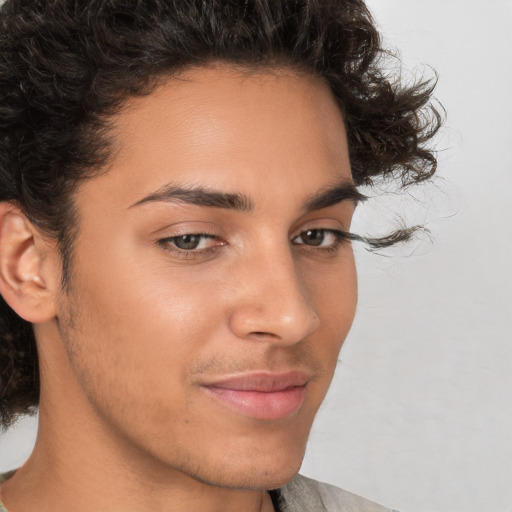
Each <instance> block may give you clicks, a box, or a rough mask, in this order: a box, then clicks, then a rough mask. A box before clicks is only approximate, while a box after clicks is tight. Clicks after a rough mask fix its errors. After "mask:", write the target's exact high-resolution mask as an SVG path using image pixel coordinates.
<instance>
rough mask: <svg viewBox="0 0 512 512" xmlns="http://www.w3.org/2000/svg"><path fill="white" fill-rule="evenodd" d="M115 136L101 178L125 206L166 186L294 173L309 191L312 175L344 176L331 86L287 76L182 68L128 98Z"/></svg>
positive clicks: (250, 181) (239, 182)
mask: <svg viewBox="0 0 512 512" xmlns="http://www.w3.org/2000/svg"><path fill="white" fill-rule="evenodd" d="M112 134H113V144H114V147H115V158H114V162H113V165H112V168H113V171H114V172H108V173H106V174H105V175H103V177H100V179H105V180H107V181H108V180H109V179H115V178H116V176H118V178H119V179H121V180H122V181H123V189H124V191H125V192H126V193H127V194H128V195H130V196H131V197H130V198H129V199H127V200H130V201H132V202H133V201H136V200H137V199H138V198H140V195H141V194H143V193H144V192H146V193H150V192H151V191H152V190H155V189H157V188H159V187H161V186H162V185H163V184H165V183H167V182H169V181H172V180H176V181H178V182H180V183H183V182H185V183H189V184H193V185H197V184H201V185H204V186H211V187H212V188H219V187H220V188H222V189H224V190H228V191H229V190H230V189H233V191H239V188H240V186H241V187H242V188H245V189H251V187H252V188H258V187H261V184H262V183H267V184H268V185H270V184H271V183H272V182H275V184H276V186H282V181H281V182H280V183H277V181H276V176H281V177H283V175H286V174H289V173H293V176H294V179H295V180H296V181H297V182H301V181H302V182H304V186H305V187H306V188H307V189H308V191H310V188H311V185H312V183H314V181H315V179H316V180H320V182H330V181H335V180H337V179H340V178H341V179H343V178H344V179H347V178H350V163H349V160H348V148H347V143H346V136H345V128H344V123H343V118H342V115H341V112H340V109H339V107H338V105H337V103H336V100H335V99H334V97H333V96H332V93H331V91H330V89H329V87H328V86H327V85H326V84H325V83H324V82H323V81H322V80H320V79H315V78H313V77H310V76H307V75H302V74H298V73H297V72H293V71H291V70H283V69H271V70H269V69H261V70H250V71H248V70H239V69H234V68H233V67H230V66H227V65H215V66H211V67H207V68H204V67H203V68H197V69H189V70H187V71H186V72H183V73H182V74H181V75H179V76H178V77H173V78H170V79H169V80H168V81H166V82H165V83H163V84H162V85H160V86H159V87H158V88H156V89H155V90H154V91H153V92H152V93H151V94H149V95H147V96H145V97H142V98H135V99H131V100H130V101H129V102H128V103H127V104H126V106H125V108H124V109H123V110H122V111H121V112H120V113H119V114H118V115H117V116H116V117H115V118H114V119H113V120H112ZM93 181H94V180H93Z"/></svg>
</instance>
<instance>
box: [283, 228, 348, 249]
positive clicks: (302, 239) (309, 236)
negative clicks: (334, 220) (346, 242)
mask: <svg viewBox="0 0 512 512" xmlns="http://www.w3.org/2000/svg"><path fill="white" fill-rule="evenodd" d="M343 238H344V233H342V232H341V231H336V230H333V229H308V230H307V231H303V232H302V233H301V234H300V235H299V236H297V237H295V238H294V239H293V243H294V244H297V245H308V246H311V247H319V248H335V247H337V246H338V245H339V243H340V241H341V240H342V239H343Z"/></svg>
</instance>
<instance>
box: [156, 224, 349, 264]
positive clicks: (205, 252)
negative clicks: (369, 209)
mask: <svg viewBox="0 0 512 512" xmlns="http://www.w3.org/2000/svg"><path fill="white" fill-rule="evenodd" d="M309 231H315V232H321V233H322V234H323V235H324V236H325V235H334V237H335V241H334V243H333V244H332V245H330V246H328V247H322V246H315V245H308V244H306V243H295V244H294V245H296V246H303V248H304V250H306V251H308V252H314V253H317V254H335V253H336V252H337V251H338V249H339V247H340V245H341V244H343V243H344V242H348V241H350V239H351V237H350V233H347V232H344V231H340V230H337V229H321V228H312V229H306V230H304V231H302V232H301V233H299V234H298V235H297V236H296V237H294V238H293V240H296V239H297V238H299V237H301V236H303V235H304V234H305V233H308V232H309ZM186 236H189V237H199V238H202V239H203V240H204V239H211V240H217V241H218V242H220V243H218V244H216V245H213V246H211V247H206V248H205V249H199V250H198V249H188V250H187V249H180V248H179V247H177V246H176V245H175V244H176V241H177V240H178V239H180V238H183V237H186ZM293 240H292V243H293ZM158 244H159V245H160V246H161V247H162V248H163V249H164V250H166V251H168V252H171V253H173V254H175V255H177V256H178V257H181V258H195V257H207V256H210V255H211V254H213V253H215V252H216V251H218V250H219V248H220V247H224V246H226V245H227V243H226V242H223V241H222V240H221V239H220V238H218V237H217V236H215V235H211V234H208V233H185V234H183V235H176V236H170V237H166V238H162V239H160V240H158Z"/></svg>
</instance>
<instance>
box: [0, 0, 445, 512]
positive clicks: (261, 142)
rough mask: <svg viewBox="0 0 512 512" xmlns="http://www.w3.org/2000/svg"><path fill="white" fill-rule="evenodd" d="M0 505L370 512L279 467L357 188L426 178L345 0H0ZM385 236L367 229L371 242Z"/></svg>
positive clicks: (400, 94) (405, 110) (417, 108)
mask: <svg viewBox="0 0 512 512" xmlns="http://www.w3.org/2000/svg"><path fill="white" fill-rule="evenodd" d="M1 24H2V26H1V35H0V49H1V51H0V59H1V61H0V80H1V91H0V94H1V99H0V130H1V132H0V139H1V144H2V147H1V149H0V180H1V195H0V201H1V202H0V293H1V295H2V297H3V300H2V303H1V307H2V312H1V322H2V324H1V330H0V343H1V345H0V350H1V351H0V354H1V357H2V359H1V364H0V378H1V392H0V400H1V402H0V407H1V409H0V414H1V418H2V422H3V424H4V426H7V425H8V424H9V423H10V422H12V420H13V419H14V418H15V416H16V415H17V414H22V413H25V412H30V411H31V410H32V409H33V408H34V407H35V406H39V431H38V438H37V442H36V445H35V448H34V451H33V453H32V455H31V457H30V458H29V460H28V461H27V462H26V464H25V465H23V467H21V468H19V469H18V470H17V471H15V472H14V473H9V474H8V475H4V477H3V480H4V482H3V484H2V486H1V489H0V491H1V498H2V500H3V505H0V510H2V507H4V508H5V509H8V510H9V511H10V512H31V511H35V510H37V511H38V512H45V511H52V512H61V511H69V510H73V511H77V512H82V511H84V512H85V511H92V510H109V511H118V510H119V511H133V512H139V511H147V510H151V511H158V510H162V511H163V510H175V511H183V512H186V511H201V512H210V511H220V510H222V511H224V512H230V511H240V510H244V511H278V510H281V511H306V510H307V511H313V510H314V511H317V510H318V511H322V510H347V511H356V510H357V511H380V510H385V509H384V508H382V507H380V506H378V505H376V504H374V503H371V502H368V501H366V500H364V499H362V498H358V497H356V496H353V495H351V494H350V493H347V492H345V491H342V490H340V489H336V488H334V487H331V486H327V485H325V484H320V483H318V482H313V481H311V480H308V479H305V478H303V477H300V476H296V475H297V472H298V470H299V468H300V465H301V461H302V457H303V454H304V450H305V446H306V442H307V438H308V434H309V431H310V428H311V425H312V422H313V419H314V417H315V414H316V412H317V410H318V408H319V406H320V404H321V402H322V400H323V398H324V396H325V394H326V392H327V389H328V387H329V384H330V381H331V378H332V375H333V372H334V369H335V366H336V361H337V356H338V352H339V350H340V348H341V345H342V343H343V341H344V339H345V337H346V335H347V333H348V331H349V329H350V325H351V322H352V319H353V317H354V312H355V307H356V297H357V289H356V273H355V267H354V260H353V255H352V249H351V245H350V241H351V240H353V239H357V238H358V237H357V236H356V235H353V234H351V233H350V221H351V217H352V214H353V212H354V208H355V206H356V204H357V202H358V200H360V199H362V196H361V195H360V194H359V192H358V191H357V188H356V187H357V185H360V184H370V183H371V182H372V179H374V178H376V177H383V176H388V175H389V176H395V177H398V178H400V179H402V180H403V181H404V182H409V181H418V180H422V179H426V178H427V177H429V176H430V175H431V174H432V172H433V171H434V169H435V159H434V157H433V155H432V154H431V153H430V152H429V151H427V150H426V149H424V144H425V143H426V142H427V140H428V139H429V138H430V137H431V136H432V134H433V133H434V132H435V130H436V129H437V126H438V118H437V117H436V116H435V115H434V117H433V120H432V121H428V120H427V121H422V119H423V120H425V119H426V118H425V116H424V115H423V114H424V112H423V109H424V106H425V105H427V103H428V101H429V97H430V94H431V89H430V88H429V87H428V85H419V86H415V87H412V88H409V89H408V88H400V86H399V85H398V84H395V85H393V84H391V83H389V82H388V80H387V79H386V77H385V73H383V72H382V71H381V70H380V69H379V67H378V65H379V61H378V57H379V55H380V52H381V49H380V47H379V38H378V34H377V33H376V31H375V28H374V26H373V24H372V20H371V17H370V16H369V14H368V12H367V10H366V8H365V6H364V4H363V3H362V2H361V1H360V0H350V1H347V0H340V1H338V2H331V1H325V2H321V1H320V2H319V1H309V0H303V1H284V0H283V1H276V0H268V1H265V0H254V1H249V0H247V1H246V2H227V1H225V0H222V1H220V0H219V1H215V0H207V1H202V2H200V1H197V2H189V1H187V2H185V1H184V2H171V1H169V0H145V1H144V2H140V1H138V0H109V1H94V0H89V1H78V0H76V1H73V2H70V1H61V0H52V1H50V2H49V1H47V0H44V1H43V0H39V1H38V0H36V1H34V0H31V1H28V0H8V1H7V2H6V3H5V4H4V5H3V7H2V10H1ZM409 234H410V231H407V230H405V231H402V232H398V233H393V234H391V235H390V236H389V237H387V238H385V239H378V240H367V242H368V243H372V244H377V245H378V244H391V243H393V242H394V241H396V240H399V239H405V238H406V237H407V236H408V235H409Z"/></svg>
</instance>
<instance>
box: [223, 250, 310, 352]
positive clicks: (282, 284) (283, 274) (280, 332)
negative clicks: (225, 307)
mask: <svg viewBox="0 0 512 512" xmlns="http://www.w3.org/2000/svg"><path fill="white" fill-rule="evenodd" d="M241 266H242V267H243V270H239V271H236V272H235V273H234V275H232V277H234V278H235V282H236V290H237V291H236V293H235V294H234V299H235V301H236V302H235V301H234V302H233V304H234V305H233V307H232V309H231V311H230V316H229V324H230V329H231V331H232V332H233V333H234V334H235V335H236V336H237V337H239V338H243V339H253V340H260V341H268V342H271V343H273V344H281V345H293V344H295V343H298V342H300V341H301V340H302V339H304V338H305V337H306V336H308V335H309V334H311V333H313V332H314V331H315V330H316V329H317V328H318V326H319V317H318V314H317V312H316V311H315V309H314V307H313V306H312V304H311V302H310V300H309V297H308V293H307V290H306V289H305V286H304V285H303V283H301V280H300V276H299V275H298V273H297V270H296V265H295V264H294V261H293V258H292V256H291V254H290V253H289V251H288V253H285V254H282V255H277V254H276V253H275V251H274V252H273V253H266V254H260V255H259V257H258V256H255V257H253V258H252V259H251V261H250V262H247V261H246V262H245V264H244V265H241Z"/></svg>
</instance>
